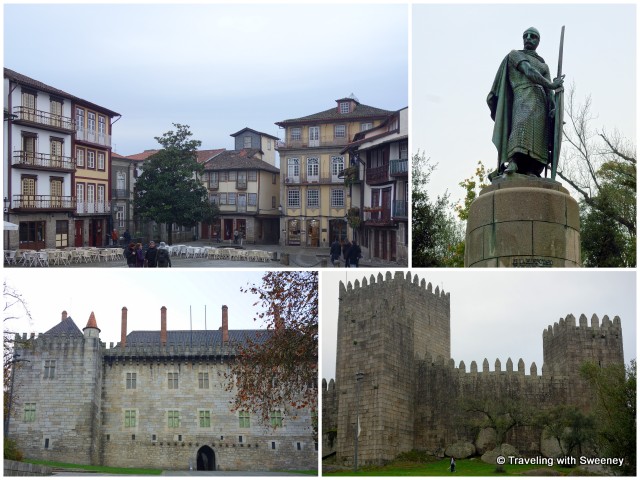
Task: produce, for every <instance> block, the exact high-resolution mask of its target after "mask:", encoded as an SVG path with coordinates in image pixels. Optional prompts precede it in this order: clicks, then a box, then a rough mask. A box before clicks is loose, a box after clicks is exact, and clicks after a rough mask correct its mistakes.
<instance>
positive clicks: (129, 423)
mask: <svg viewBox="0 0 640 480" xmlns="http://www.w3.org/2000/svg"><path fill="white" fill-rule="evenodd" d="M124 426H125V428H133V427H135V426H136V411H135V410H125V411H124Z"/></svg>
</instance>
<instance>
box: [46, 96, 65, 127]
mask: <svg viewBox="0 0 640 480" xmlns="http://www.w3.org/2000/svg"><path fill="white" fill-rule="evenodd" d="M49 111H50V112H51V125H53V126H55V127H59V126H61V125H62V118H61V117H62V102H61V101H60V100H55V99H53V98H52V99H51V100H50V102H49Z"/></svg>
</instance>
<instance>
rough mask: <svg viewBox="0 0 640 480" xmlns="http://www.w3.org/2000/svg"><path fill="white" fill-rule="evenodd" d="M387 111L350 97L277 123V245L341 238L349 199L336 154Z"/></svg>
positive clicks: (342, 162)
mask: <svg viewBox="0 0 640 480" xmlns="http://www.w3.org/2000/svg"><path fill="white" fill-rule="evenodd" d="M391 113H392V112H390V111H388V110H382V109H379V108H375V107H370V106H368V105H363V104H361V103H360V102H359V101H358V100H357V99H355V98H354V97H353V96H351V97H349V98H342V99H339V100H336V106H335V107H334V108H331V109H329V110H325V111H323V112H319V113H315V114H312V115H308V116H305V117H300V118H293V119H289V120H283V121H281V122H276V125H278V126H279V127H281V128H283V129H284V130H285V133H284V141H282V142H280V143H279V145H278V152H279V153H280V171H281V175H280V178H281V181H280V186H281V191H280V206H281V207H282V211H283V216H282V218H281V224H280V230H281V233H282V235H281V237H280V244H281V245H302V246H308V247H328V246H329V245H330V244H331V242H332V241H333V240H334V239H338V240H340V241H343V240H346V239H347V238H348V237H349V235H348V233H349V232H348V225H347V220H346V215H347V211H348V209H349V208H350V206H351V202H352V201H353V199H352V198H351V197H350V195H351V188H350V184H351V183H353V182H357V181H359V179H357V178H356V179H353V178H350V179H348V180H347V181H345V176H344V171H345V169H346V168H347V167H349V159H348V157H346V156H345V154H343V153H341V151H342V150H343V148H344V147H345V146H346V145H347V144H348V143H349V140H350V139H351V138H353V136H354V135H355V134H356V132H360V131H364V130H369V129H371V128H373V127H375V126H378V125H379V124H380V122H382V121H384V120H385V119H386V118H387V117H388V116H389V115H390V114H391Z"/></svg>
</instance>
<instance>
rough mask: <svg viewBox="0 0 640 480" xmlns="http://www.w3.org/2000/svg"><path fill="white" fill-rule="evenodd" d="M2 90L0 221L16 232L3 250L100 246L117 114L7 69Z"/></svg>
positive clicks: (103, 236) (106, 222)
mask: <svg viewBox="0 0 640 480" xmlns="http://www.w3.org/2000/svg"><path fill="white" fill-rule="evenodd" d="M4 87H5V90H4V91H5V92H6V96H5V100H4V111H5V123H4V139H5V151H4V152H3V156H4V172H5V173H4V175H3V187H4V192H5V198H4V214H5V220H6V221H9V222H12V223H16V224H18V225H19V229H18V231H16V232H11V233H10V234H9V238H8V245H7V246H8V247H9V248H22V249H36V250H38V249H42V248H65V247H69V246H74V245H75V246H81V245H104V244H105V241H106V232H107V228H109V225H110V222H109V218H110V217H109V214H110V212H109V210H108V208H106V206H108V202H109V195H110V192H109V188H110V175H109V167H108V165H109V162H110V152H111V147H110V142H111V140H110V138H111V128H112V119H113V118H114V117H115V116H119V114H117V113H115V112H112V111H110V110H107V109H105V108H103V107H100V106H98V105H95V104H93V103H90V102H87V101H86V100H83V99H80V98H78V97H75V96H73V95H71V94H69V93H66V92H64V91H62V90H59V89H57V88H53V87H51V86H49V85H46V84H44V83H42V82H40V81H38V80H34V79H32V78H29V77H27V76H25V75H22V74H20V73H17V72H14V71H13V70H10V69H8V68H5V69H4ZM78 111H82V112H85V113H84V116H82V117H81V116H79V115H78ZM91 115H93V116H91ZM80 118H82V120H80ZM87 119H89V120H87ZM88 121H90V124H88V125H87V124H86V123H84V122H88ZM79 122H83V123H79ZM80 194H81V196H79V195H80ZM105 209H106V212H105V211H104V210H105Z"/></svg>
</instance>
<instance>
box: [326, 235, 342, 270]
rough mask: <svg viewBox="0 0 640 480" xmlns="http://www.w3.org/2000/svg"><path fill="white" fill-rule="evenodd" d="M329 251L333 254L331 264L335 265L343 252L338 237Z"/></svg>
mask: <svg viewBox="0 0 640 480" xmlns="http://www.w3.org/2000/svg"><path fill="white" fill-rule="evenodd" d="M329 253H330V254H331V265H333V266H335V264H336V260H338V259H339V258H340V253H341V248H340V242H339V241H338V239H337V238H336V239H335V240H334V241H333V243H332V244H331V250H330V251H329Z"/></svg>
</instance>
